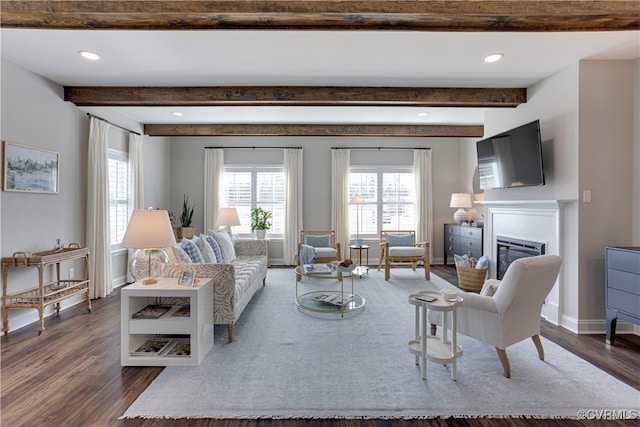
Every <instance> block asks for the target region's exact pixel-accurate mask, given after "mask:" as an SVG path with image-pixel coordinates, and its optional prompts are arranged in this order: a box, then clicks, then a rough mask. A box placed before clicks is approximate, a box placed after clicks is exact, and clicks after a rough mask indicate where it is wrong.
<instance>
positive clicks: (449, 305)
mask: <svg viewBox="0 0 640 427" xmlns="http://www.w3.org/2000/svg"><path fill="white" fill-rule="evenodd" d="M422 297H425V298H428V297H434V298H435V300H433V301H431V302H427V301H423V300H421V299H420V298H422ZM462 302H463V299H462V298H461V297H460V296H458V297H457V298H456V300H454V301H449V300H445V299H444V297H443V296H442V295H441V294H440V293H439V292H435V291H422V292H420V293H417V294H411V295H409V303H410V304H411V305H413V306H414V307H415V313H416V314H415V338H414V339H412V340H410V341H409V352H411V353H412V354H414V355H415V356H416V365H418V364H419V365H420V368H421V373H422V379H423V380H426V379H427V360H429V361H431V362H435V363H440V364H442V365H447V364H449V363H451V366H452V369H451V379H452V380H454V381H455V379H456V368H457V364H456V362H457V360H458V357H460V356H462V346H460V345H458V342H457V341H458V331H457V324H456V322H457V317H456V309H457V308H458V306H460V305H461V304H462ZM428 311H438V312H440V313H441V315H442V337H438V336H435V335H429V333H428V325H427V313H428ZM449 318H451V339H449V337H448V334H449V327H448V326H449ZM423 337H424V339H423Z"/></svg>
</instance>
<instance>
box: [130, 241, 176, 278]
mask: <svg viewBox="0 0 640 427" xmlns="http://www.w3.org/2000/svg"><path fill="white" fill-rule="evenodd" d="M168 263H169V257H168V256H167V253H166V252H165V251H163V250H162V249H138V250H137V251H136V252H135V253H134V254H133V256H132V257H131V259H130V260H129V273H130V274H131V276H133V279H134V280H139V281H141V283H142V284H143V285H154V284H156V283H158V280H157V278H158V277H162V275H163V272H164V270H165V268H166V267H167V265H168Z"/></svg>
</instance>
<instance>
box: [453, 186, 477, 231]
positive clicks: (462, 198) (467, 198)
mask: <svg viewBox="0 0 640 427" xmlns="http://www.w3.org/2000/svg"><path fill="white" fill-rule="evenodd" d="M472 206H473V205H472V204H471V195H470V194H468V193H453V194H451V202H450V203H449V207H450V208H458V210H457V211H456V212H455V213H454V214H453V219H454V220H455V222H456V223H457V224H462V223H463V222H465V221H467V220H469V213H468V212H467V211H465V208H470V207H472Z"/></svg>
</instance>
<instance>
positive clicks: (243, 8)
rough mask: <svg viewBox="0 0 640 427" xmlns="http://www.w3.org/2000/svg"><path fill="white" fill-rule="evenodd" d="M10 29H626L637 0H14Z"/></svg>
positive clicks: (5, 21)
mask: <svg viewBox="0 0 640 427" xmlns="http://www.w3.org/2000/svg"><path fill="white" fill-rule="evenodd" d="M0 11H1V13H2V26H3V27H4V28H49V29H74V30H95V29H100V30H106V29H109V30H111V29H116V30H313V31H323V30H395V31H538V32H543V31H626V30H638V29H640V11H639V8H638V0H537V1H522V0H488V1H477V0H456V1H451V0H407V1H401V0H360V1H343V0H307V1H295V0H280V1H268V0H267V1H262V0H261V1H248V0H220V1H187V0H184V1H175V0H164V1H162V0H156V1H152V0H149V1H126V0H103V1H72V0H63V1H55V0H47V1H35V0H31V1H9V0H3V1H2V2H0Z"/></svg>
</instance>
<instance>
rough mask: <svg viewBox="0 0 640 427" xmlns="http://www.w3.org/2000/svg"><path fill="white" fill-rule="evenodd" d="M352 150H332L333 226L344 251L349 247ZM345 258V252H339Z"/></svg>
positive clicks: (337, 240)
mask: <svg viewBox="0 0 640 427" xmlns="http://www.w3.org/2000/svg"><path fill="white" fill-rule="evenodd" d="M350 156H351V150H349V149H348V148H334V149H333V150H331V228H332V229H333V230H335V232H336V242H340V245H341V249H342V251H343V252H344V251H345V250H346V249H347V248H348V247H349V205H348V203H349V162H350ZM339 255H340V258H341V259H342V258H343V254H339Z"/></svg>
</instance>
